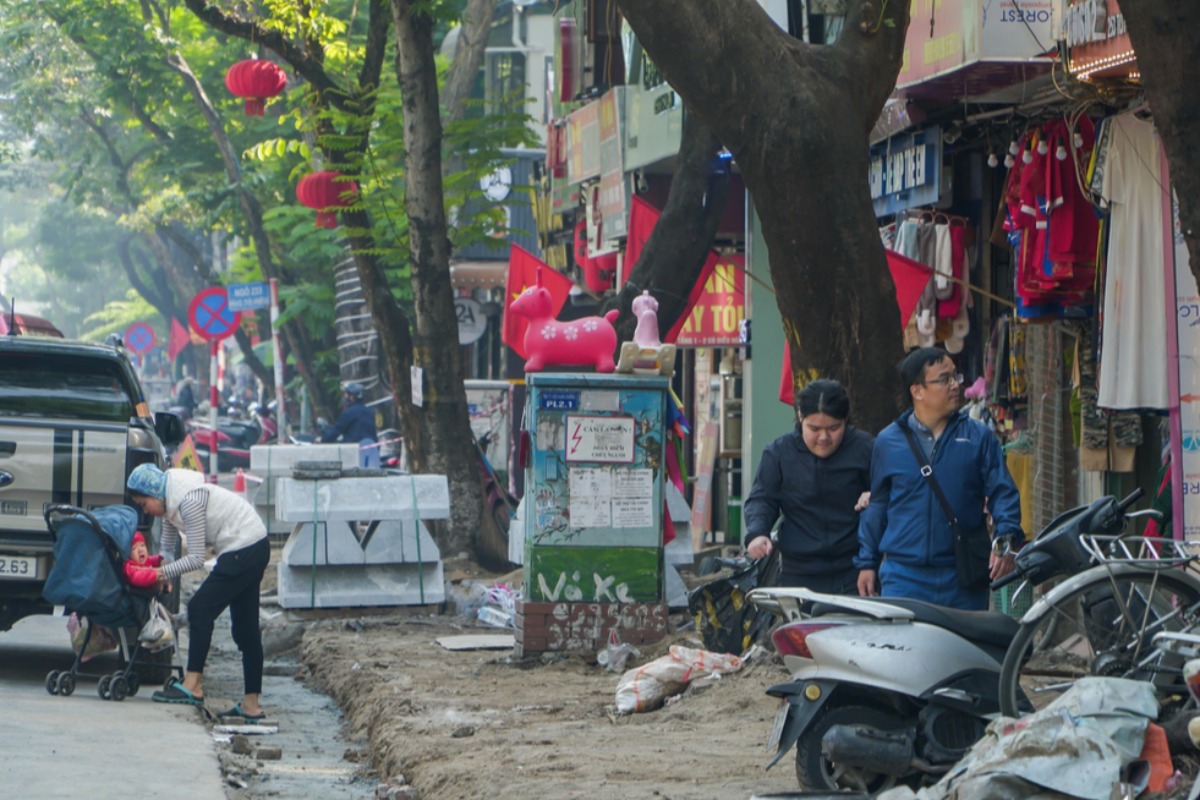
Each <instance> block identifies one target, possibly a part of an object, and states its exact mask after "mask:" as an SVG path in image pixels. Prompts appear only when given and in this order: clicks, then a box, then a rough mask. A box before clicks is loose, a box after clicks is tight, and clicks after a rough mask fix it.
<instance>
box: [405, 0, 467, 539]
mask: <svg viewBox="0 0 1200 800" xmlns="http://www.w3.org/2000/svg"><path fill="white" fill-rule="evenodd" d="M392 22H393V25H394V26H395V32H396V51H397V57H396V75H397V78H398V80H399V82H400V93H401V96H402V97H403V99H404V163H405V166H406V167H407V172H406V175H405V195H404V206H405V211H406V212H407V214H408V230H409V233H408V243H409V252H410V254H411V259H412V262H411V263H412V286H413V322H414V331H413V340H414V348H413V362H414V364H415V365H416V366H418V367H421V368H422V369H423V370H424V373H425V384H424V387H423V389H424V405H423V406H422V407H421V408H420V409H419V410H416V409H410V411H416V412H417V413H418V414H420V415H421V417H422V418H423V419H424V422H425V425H424V431H425V434H426V436H427V437H428V439H427V441H426V442H425V452H424V457H425V461H424V463H414V464H413V465H412V466H413V467H414V468H415V469H419V470H421V471H427V472H434V473H438V474H442V475H445V476H446V477H447V479H448V480H449V482H450V487H451V494H450V506H451V508H450V524H449V528H448V530H446V532H445V534H444V536H443V537H441V538H440V539H439V542H438V544H439V546H440V547H441V548H442V552H443V553H444V554H450V555H453V554H454V553H456V552H459V551H469V550H471V549H473V546H474V544H475V539H476V537H477V536H478V535H479V531H480V528H481V526H482V521H483V505H484V503H483V484H482V481H481V479H480V472H479V460H478V455H477V453H476V451H475V446H474V442H473V439H472V436H471V426H470V417H469V416H468V414H467V393H466V389H465V388H464V386H463V379H462V351H461V348H460V347H459V344H458V317H457V315H456V314H455V311H454V290H453V288H452V287H451V285H450V239H449V237H448V236H447V235H446V213H445V209H444V206H443V203H444V200H443V196H444V195H443V187H442V154H441V147H442V121H441V116H440V110H439V107H438V88H437V66H436V64H435V62H434V53H433V25H434V20H433V18H432V17H431V16H430V15H429V12H428V10H427V9H426V7H425V6H423V5H421V4H419V3H416V2H410V1H409V0H392Z"/></svg>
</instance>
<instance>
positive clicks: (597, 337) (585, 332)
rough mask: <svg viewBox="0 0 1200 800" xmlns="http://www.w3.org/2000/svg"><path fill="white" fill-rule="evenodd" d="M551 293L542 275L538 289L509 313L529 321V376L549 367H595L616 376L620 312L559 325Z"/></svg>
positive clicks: (524, 295) (526, 293) (520, 298)
mask: <svg viewBox="0 0 1200 800" xmlns="http://www.w3.org/2000/svg"><path fill="white" fill-rule="evenodd" d="M551 307H552V304H551V301H550V291H549V290H548V289H545V288H543V287H542V276H541V273H540V271H539V273H538V282H537V285H536V286H530V287H529V288H527V289H526V290H525V291H523V292H521V294H520V295H519V296H518V297H517V299H516V300H513V301H512V305H510V306H509V307H508V310H509V311H511V312H513V313H514V314H520V315H521V316H523V317H527V318H528V319H529V327H528V328H526V329H525V352H526V353H528V354H529V355H528V358H527V360H526V361H525V371H526V372H541V371H542V370H543V369H544V368H545V367H546V366H548V365H551V364H553V365H557V366H585V365H594V366H595V368H596V372H612V371H613V370H614V369H616V364H614V363H613V352H614V351H615V350H616V349H617V331H616V329H615V328H613V326H612V323H613V321H614V320H615V319H616V318H617V314H618V313H619V312H618V311H617V310H616V309H613V310H612V311H609V312H608V313H607V314H605V315H604V316H603V317H583V318H582V319H576V320H571V321H570V322H559V321H558V320H556V319H554V318H553V317H552V316H550V309H551Z"/></svg>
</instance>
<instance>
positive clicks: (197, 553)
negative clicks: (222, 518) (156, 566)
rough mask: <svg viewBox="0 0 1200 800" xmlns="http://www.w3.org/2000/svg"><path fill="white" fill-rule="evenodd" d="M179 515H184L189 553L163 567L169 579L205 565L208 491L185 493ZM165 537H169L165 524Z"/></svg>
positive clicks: (197, 490)
mask: <svg viewBox="0 0 1200 800" xmlns="http://www.w3.org/2000/svg"><path fill="white" fill-rule="evenodd" d="M179 515H180V516H181V517H183V532H184V534H185V535H186V536H187V555H186V556H184V557H183V558H181V559H179V560H177V561H172V562H171V563H170V564H167V565H166V566H164V567H163V577H164V578H167V579H168V580H172V579H175V578H178V577H179V576H180V575H182V574H183V573H185V572H191V571H192V570H196V569H201V568H202V567H203V566H204V556H205V551H206V548H207V547H208V544H207V542H208V492H206V491H205V490H203V489H194V490H192V491H190V492H188V493H187V494H185V495H184V496H183V500H181V501H180V503H179ZM163 538H164V539H166V538H167V537H166V534H165V524H164V536H163ZM176 538H178V532H176Z"/></svg>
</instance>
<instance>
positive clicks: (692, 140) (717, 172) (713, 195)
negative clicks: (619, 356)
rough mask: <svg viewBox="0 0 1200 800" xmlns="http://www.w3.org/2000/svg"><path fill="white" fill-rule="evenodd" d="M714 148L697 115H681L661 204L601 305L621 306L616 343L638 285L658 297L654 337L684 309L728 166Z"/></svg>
mask: <svg viewBox="0 0 1200 800" xmlns="http://www.w3.org/2000/svg"><path fill="white" fill-rule="evenodd" d="M720 149H721V143H720V142H719V141H718V140H717V137H716V136H714V135H713V132H712V131H711V130H710V129H709V128H708V126H706V125H705V124H704V123H703V122H701V121H700V120H699V118H698V117H696V116H694V115H692V114H688V115H687V116H686V117H685V118H684V121H683V134H682V139H681V141H680V143H679V155H678V158H677V160H676V164H675V178H674V180H672V181H671V192H670V194H669V195H667V205H666V207H665V208H664V209H663V211H662V216H661V217H660V218H659V220H658V223H657V224H656V225H655V226H654V231H653V233H651V234H650V238H649V239H648V240H646V245H645V247H643V248H642V252H641V255H639V256H638V261H637V264H635V265H633V269H632V270H631V271H630V272H629V277H628V278H626V280H625V284H624V285H623V286H622V287H621V291H620V292H619V293H618V294H617V296H616V297H615V298H614V299H612V300H610V301H609V302H608V303H606V304H605V307H606V308H612V307H615V308H619V309H620V310H621V316H620V317H618V318H617V322H616V325H615V327H616V329H617V341H618V342H627V341H631V340H632V339H633V332H634V329H635V328H637V318H636V317H634V316H633V313H632V311H631V308H630V304H631V303H632V302H633V298H635V297H637V296H638V295H640V294H641V293H642V290H643V289H646V290H649V292H650V294H652V295H654V297H655V299H656V300H658V330H659V335H660V336H661V335H662V334H664V333H666V332H667V331H669V330H671V326H673V325H674V324H675V322H676V320H678V319H679V318H680V317H681V316H682V315H683V314H684V313H685V312H686V311H687V300H688V293H689V290H690V288H691V287H692V286H694V285H695V283H696V281H697V280H699V279H700V273H701V272H702V271H703V269H704V262H705V261H707V260H708V253H709V251H710V250H711V249H712V243H713V238H714V237H715V236H716V233H717V225H718V224H719V223H720V222H721V214H722V213H723V212H724V210H725V198H726V195H727V193H728V191H729V169H728V165H727V164H718V160H717V152H718V151H719V150H720Z"/></svg>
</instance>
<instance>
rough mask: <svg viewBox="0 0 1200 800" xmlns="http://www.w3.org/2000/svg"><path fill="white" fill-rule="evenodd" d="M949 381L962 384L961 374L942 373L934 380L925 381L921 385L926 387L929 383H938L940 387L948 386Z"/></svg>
mask: <svg viewBox="0 0 1200 800" xmlns="http://www.w3.org/2000/svg"><path fill="white" fill-rule="evenodd" d="M951 381H953V382H954V383H962V382H963V376H962V373H961V372H957V373H950V372H946V373H943V374H942V375H938V376H937V377H936V378H930V379H929V380H927V381H923V383H924V384H925V385H926V386H928V385H929V384H931V383H940V384H941V385H942V386H949V385H950V383H951Z"/></svg>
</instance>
